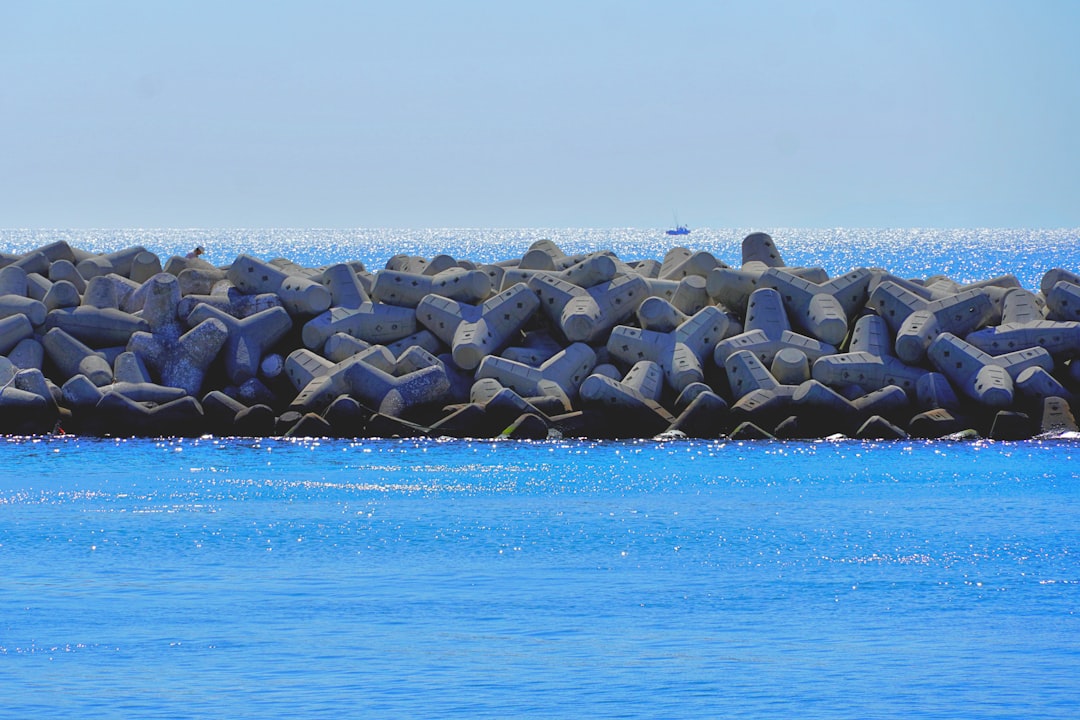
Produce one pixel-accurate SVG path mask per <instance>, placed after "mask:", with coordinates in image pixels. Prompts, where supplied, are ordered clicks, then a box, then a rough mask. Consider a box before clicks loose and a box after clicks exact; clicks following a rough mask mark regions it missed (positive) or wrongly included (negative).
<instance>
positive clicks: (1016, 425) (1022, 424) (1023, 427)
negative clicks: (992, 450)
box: [989, 410, 1036, 440]
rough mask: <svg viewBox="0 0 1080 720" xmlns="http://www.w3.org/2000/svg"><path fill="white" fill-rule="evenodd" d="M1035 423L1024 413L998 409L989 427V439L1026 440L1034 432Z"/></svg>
mask: <svg viewBox="0 0 1080 720" xmlns="http://www.w3.org/2000/svg"><path fill="white" fill-rule="evenodd" d="M1035 431H1036V428H1035V423H1033V422H1032V420H1031V418H1030V417H1029V416H1028V415H1027V414H1026V413H1021V412H1014V411H1012V410H999V411H998V413H997V415H995V416H994V424H993V425H992V426H991V427H990V436H989V437H990V439H991V440H1027V439H1028V438H1030V437H1032V436H1033V435H1034V434H1035Z"/></svg>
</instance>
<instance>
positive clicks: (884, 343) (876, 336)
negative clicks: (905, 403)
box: [813, 315, 927, 396]
mask: <svg viewBox="0 0 1080 720" xmlns="http://www.w3.org/2000/svg"><path fill="white" fill-rule="evenodd" d="M891 344H892V343H891V341H890V340H889V334H888V327H887V326H886V324H885V321H884V320H883V319H882V318H881V317H879V316H877V315H864V316H863V317H861V318H859V320H858V322H856V323H855V329H854V331H853V332H852V340H851V344H850V348H851V352H847V353H839V354H834V355H824V356H822V357H819V358H818V359H817V360H816V361H814V366H813V377H814V379H815V380H817V381H819V382H822V383H825V384H826V385H828V386H830V387H834V388H836V387H842V386H845V385H858V386H859V387H860V388H862V389H863V390H864V391H870V390H879V389H881V388H883V387H886V386H888V385H897V386H899V387H901V388H903V389H904V391H905V392H907V393H909V394H910V395H912V396H914V395H915V394H916V391H917V387H918V383H919V379H920V378H922V376H923V375H926V373H927V371H926V370H924V369H922V368H919V367H913V366H909V365H906V364H904V363H903V362H902V361H901V360H900V359H899V358H896V357H894V356H893V354H892V352H891V349H890V346H891Z"/></svg>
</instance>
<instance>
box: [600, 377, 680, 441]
mask: <svg viewBox="0 0 1080 720" xmlns="http://www.w3.org/2000/svg"><path fill="white" fill-rule="evenodd" d="M663 387H664V371H663V369H662V368H661V367H660V365H659V363H656V362H654V361H652V360H641V361H638V362H636V363H634V365H633V366H631V368H630V370H629V372H627V373H626V375H625V377H623V379H622V380H613V379H612V378H609V377H607V376H606V375H599V374H596V373H594V374H592V375H589V376H588V377H587V378H585V381H584V382H583V383H582V384H581V399H582V401H583V403H584V405H585V407H586V408H590V407H592V408H595V409H597V410H599V411H600V412H602V413H603V415H604V417H605V418H606V421H607V423H608V424H611V425H615V427H612V428H611V430H612V431H613V432H612V433H611V434H612V435H614V436H615V437H622V436H626V435H632V436H635V437H642V436H644V437H652V436H654V435H658V434H660V433H661V432H663V431H665V430H667V428H668V427H670V426H671V424H672V423H673V422H675V417H674V416H673V415H671V413H669V412H668V411H667V410H666V409H665V408H664V407H663V406H662V405H660V403H659V398H660V395H661V393H662V391H663Z"/></svg>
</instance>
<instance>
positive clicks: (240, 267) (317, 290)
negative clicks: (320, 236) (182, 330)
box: [226, 255, 331, 317]
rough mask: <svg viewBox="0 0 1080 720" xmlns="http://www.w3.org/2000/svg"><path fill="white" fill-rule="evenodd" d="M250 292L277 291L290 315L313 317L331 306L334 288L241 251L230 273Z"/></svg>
mask: <svg viewBox="0 0 1080 720" xmlns="http://www.w3.org/2000/svg"><path fill="white" fill-rule="evenodd" d="M226 275H227V277H228V278H229V281H230V282H231V283H232V284H233V285H235V286H236V287H238V288H239V289H240V290H241V291H243V292H244V293H246V294H248V295H257V294H260V293H276V294H277V295H278V297H280V298H281V303H282V305H284V306H285V309H286V310H288V311H289V314H290V315H294V316H298V317H312V316H315V315H318V314H320V313H322V312H325V311H326V310H328V309H329V308H330V300H331V297H330V291H329V290H327V289H326V287H324V286H323V285H321V284H319V283H317V282H315V281H314V280H311V279H310V278H308V277H304V276H302V275H290V274H288V273H286V272H284V271H282V270H280V269H278V268H277V267H275V266H273V265H271V264H270V263H268V262H264V261H262V260H260V259H258V258H254V257H252V256H250V255H239V256H237V258H236V259H235V260H234V261H233V263H232V265H230V266H229V270H228V272H227V273H226Z"/></svg>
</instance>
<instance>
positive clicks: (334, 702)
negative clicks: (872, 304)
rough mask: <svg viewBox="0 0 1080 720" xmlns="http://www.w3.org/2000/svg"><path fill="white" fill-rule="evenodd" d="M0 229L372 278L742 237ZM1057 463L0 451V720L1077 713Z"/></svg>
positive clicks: (676, 454) (1042, 247)
mask: <svg viewBox="0 0 1080 720" xmlns="http://www.w3.org/2000/svg"><path fill="white" fill-rule="evenodd" d="M770 232H771V234H773V236H774V238H775V239H776V241H777V245H778V247H779V248H780V250H781V252H782V253H783V255H784V258H785V260H786V261H787V262H788V263H789V264H793V265H794V264H799V265H811V264H820V265H822V266H823V267H826V268H827V269H829V270H830V272H834V273H835V272H843V271H845V270H847V269H849V268H851V267H855V266H858V265H882V266H885V267H888V268H890V269H892V270H894V271H896V272H900V273H901V274H905V275H909V276H918V277H925V276H929V275H933V274H938V273H944V274H949V275H950V276H952V277H954V278H955V279H959V280H979V279H985V278H988V277H993V276H995V275H1000V274H1003V273H1007V272H1012V273H1014V274H1016V275H1017V276H1018V277H1019V278H1020V279H1021V281H1022V282H1023V283H1024V284H1025V286H1027V287H1034V288H1037V287H1038V279H1039V278H1040V277H1041V274H1042V272H1044V271H1045V270H1046V269H1049V268H1051V267H1065V268H1068V269H1072V270H1074V271H1075V270H1077V269H1080V262H1078V260H1080V258H1078V257H1077V256H1078V254H1080V250H1078V249H1077V247H1075V246H1076V243H1075V241H1074V240H1073V238H1075V232H1072V231H978V230H969V231H907V230H905V231H853V230H851V231H780V230H773V231H770ZM65 233H66V235H65ZM785 233H787V234H785ZM0 234H3V235H4V246H5V248H6V249H7V250H9V251H19V250H26V249H30V248H33V247H36V246H38V245H41V244H44V243H45V242H49V241H51V240H55V239H59V238H61V237H63V238H64V239H67V240H68V241H69V242H71V243H72V244H73V245H77V246H79V247H82V248H85V249H92V250H108V249H117V248H120V247H125V246H128V245H131V244H133V243H136V242H138V243H140V244H143V245H144V246H146V247H147V248H148V249H151V250H153V251H155V252H158V253H159V254H161V255H163V256H167V255H168V254H170V253H172V252H178V251H184V252H186V251H187V250H188V249H190V247H189V246H191V245H193V244H204V245H206V246H207V247H208V249H209V251H210V256H211V260H212V261H214V262H220V263H227V262H229V261H231V259H232V258H233V257H235V255H236V254H238V253H239V252H250V253H253V254H256V255H260V256H262V257H277V256H285V257H289V258H292V259H294V260H296V261H298V262H303V263H307V264H312V265H317V264H322V263H327V262H333V261H339V260H345V259H361V260H363V261H364V262H365V263H368V264H369V266H370V267H372V268H373V269H377V268H378V267H381V264H382V263H383V262H385V259H386V258H388V257H390V256H391V255H393V254H396V253H398V252H408V253H414V254H423V255H428V256H430V255H433V254H436V253H439V252H447V253H450V254H453V255H455V256H458V257H470V258H474V259H478V260H495V259H501V258H503V257H507V256H510V255H513V254H520V253H521V252H522V251H523V250H524V249H525V248H527V247H528V245H529V243H531V242H532V241H534V240H535V239H539V238H540V237H551V238H552V239H554V240H555V241H556V242H558V243H559V244H560V245H561V246H562V247H563V249H564V250H566V251H567V252H571V253H572V252H582V251H585V250H589V249H614V250H616V252H618V253H619V255H620V257H623V258H624V259H628V260H629V259H638V258H648V257H655V258H657V259H659V258H660V257H662V256H663V253H664V252H665V251H666V249H667V248H669V247H671V246H673V245H674V244H676V243H678V244H682V245H685V246H687V247H691V248H692V249H707V250H710V251H711V252H714V253H716V254H717V256H718V257H719V259H721V260H724V261H725V262H728V263H730V264H737V263H738V260H739V250H738V248H739V241H740V240H741V238H742V237H743V235H745V234H746V232H745V231H739V230H731V231H708V232H703V231H695V232H694V233H693V234H691V236H689V237H681V238H668V237H665V236H663V234H662V232H661V231H656V230H653V231H646V230H628V231H622V230H607V231H590V230H566V231H545V230H521V231H516V230H508V231H499V230H478V231H445V232H443V231H375V230H373V231H359V230H358V231H318V230H310V231H274V230H265V231H263V230H261V231H187V230H168V231H162V230H150V231H142V230H130V231H113V230H110V231H21V230H9V231H2V233H0ZM620 243H621V244H620ZM1078 451H1080V441H1076V440H1069V439H1058V440H1044V441H1031V442H1024V443H1003V442H977V443H955V442H894V443H869V442H868V443H862V442H854V441H844V442H819V443H795V442H783V443H781V442H759V443H733V442H723V441H716V442H703V441H682V442H665V443H659V442H625V443H619V442H606V443H596V442H553V441H552V442H506V441H502V442H498V441H492V442H465V441H436V440H430V441H392V440H378V441H375V440H364V441H298V442H288V441H278V440H248V439H218V438H202V439H197V440H158V441H152V440H127V441H115V440H100V439H88V438H77V437H56V438H39V439H27V438H8V439H0V692H2V697H3V701H2V702H0V717H12V718H23V717H30V716H35V715H49V716H52V717H72V718H76V717H77V718H99V717H100V718H113V717H207V718H209V717H215V718H216V717H255V718H264V717H285V716H288V717H395V718H397V717H416V718H448V717H451V718H452V717H462V718H475V717H499V718H504V717H545V718H549V717H610V718H617V717H618V718H638V717H640V718H687V717H703V718H704V717H709V718H711V717H762V718H765V717H769V718H772V717H836V718H852V717H867V718H874V717H881V718H892V717H905V716H906V717H934V718H938V717H942V718H980V717H995V718H1004V717H1008V718H1071V717H1074V716H1075V704H1076V698H1077V697H1078V696H1080V680H1077V672H1076V671H1077V668H1078V667H1080V642H1078V641H1080V627H1078V616H1077V612H1078V610H1080V585H1078V583H1080V565H1078V564H1077V562H1076V558H1075V553H1076V552H1078V549H1077V548H1078V545H1080V530H1078V529H1077V517H1080V514H1078V510H1080V507H1078V505H1080V490H1078V472H1077V464H1076V460H1077V453H1078Z"/></svg>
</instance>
